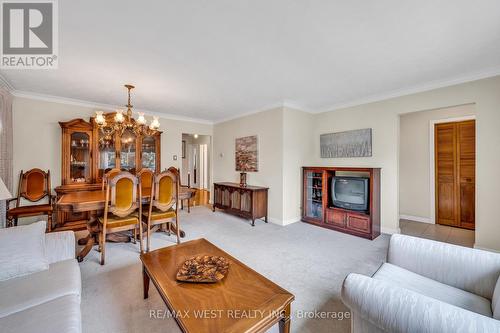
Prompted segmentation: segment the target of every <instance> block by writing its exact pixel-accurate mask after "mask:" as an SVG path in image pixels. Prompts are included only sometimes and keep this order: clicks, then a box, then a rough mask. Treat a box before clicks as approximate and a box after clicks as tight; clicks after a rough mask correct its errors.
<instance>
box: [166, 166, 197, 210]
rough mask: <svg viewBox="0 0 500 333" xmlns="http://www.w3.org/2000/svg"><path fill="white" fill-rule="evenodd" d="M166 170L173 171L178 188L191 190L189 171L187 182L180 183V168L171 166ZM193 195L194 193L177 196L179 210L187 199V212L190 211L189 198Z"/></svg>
mask: <svg viewBox="0 0 500 333" xmlns="http://www.w3.org/2000/svg"><path fill="white" fill-rule="evenodd" d="M168 171H170V172H172V173H174V174H175V175H177V177H178V178H179V189H181V190H184V191H191V179H190V175H189V173H188V178H187V179H188V184H187V185H182V177H181V170H180V169H178V168H176V167H173V166H171V167H170V168H168ZM193 191H196V190H195V189H193ZM195 193H196V192H195ZM193 196H194V195H189V196H188V197H187V198H183V197H182V195H180V196H179V203H180V205H181V210H184V201H185V200H187V212H188V213H191V198H192V197H193Z"/></svg>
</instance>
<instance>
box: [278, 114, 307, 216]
mask: <svg viewBox="0 0 500 333" xmlns="http://www.w3.org/2000/svg"><path fill="white" fill-rule="evenodd" d="M313 119H314V116H313V115H312V114H310V113H306V112H303V111H299V110H294V109H290V108H284V109H283V224H289V223H293V222H297V221H300V219H301V216H302V210H301V208H302V167H303V166H307V165H308V164H309V163H310V162H311V160H312V158H313V153H312V149H311V148H312V147H313V144H314V136H313V135H311V133H312V131H313Z"/></svg>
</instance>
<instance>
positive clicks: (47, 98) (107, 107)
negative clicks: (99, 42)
mask: <svg viewBox="0 0 500 333" xmlns="http://www.w3.org/2000/svg"><path fill="white" fill-rule="evenodd" d="M11 93H12V95H14V96H15V97H20V98H28V99H34V100H39V101H44V102H53V103H60V104H68V105H75V106H81V107H86V108H93V109H97V110H103V111H113V110H116V109H117V108H120V107H121V106H119V105H112V104H103V103H97V102H91V101H85V100H81V99H74V98H67V97H60V96H53V95H46V94H39V93H34V92H31V91H23V90H13V91H11ZM134 111H136V112H144V114H146V115H148V116H157V117H160V118H163V119H170V120H179V121H188V122H193V123H201V124H208V125H212V124H213V121H211V120H207V119H199V118H191V117H185V116H179V115H176V114H171V113H163V112H156V111H150V110H146V109H139V108H134Z"/></svg>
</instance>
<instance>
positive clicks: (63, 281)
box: [0, 231, 81, 333]
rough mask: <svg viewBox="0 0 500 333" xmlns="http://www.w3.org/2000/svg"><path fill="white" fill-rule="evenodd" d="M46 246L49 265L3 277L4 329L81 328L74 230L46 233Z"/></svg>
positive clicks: (24, 332)
mask: <svg viewBox="0 0 500 333" xmlns="http://www.w3.org/2000/svg"><path fill="white" fill-rule="evenodd" d="M45 249H46V256H47V259H48V262H49V269H46V270H43V271H39V272H36V273H33V274H29V275H24V276H19V277H15V278H12V279H8V280H5V281H0V332H2V333H10V332H16V333H28V332H30V333H31V332H33V333H34V332H36V333H59V332H61V333H62V332H64V333H79V332H81V313H80V295H81V277H80V267H79V266H78V263H77V261H76V259H75V236H74V233H73V232H72V231H64V232H54V233H49V234H46V235H45ZM1 250H2V246H1V244H0V251H1ZM0 269H2V268H1V267H0Z"/></svg>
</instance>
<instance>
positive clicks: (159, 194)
mask: <svg viewBox="0 0 500 333" xmlns="http://www.w3.org/2000/svg"><path fill="white" fill-rule="evenodd" d="M178 197H179V177H178V176H177V174H175V173H173V172H172V171H163V172H162V173H160V174H158V175H156V176H155V182H154V196H153V200H152V201H151V203H152V206H154V207H156V208H158V209H159V210H161V211H162V212H165V211H167V210H169V209H170V208H172V207H173V206H174V205H175V206H176V207H177V201H178Z"/></svg>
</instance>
